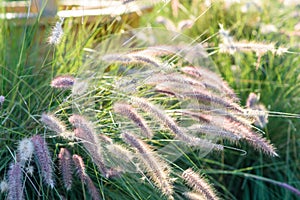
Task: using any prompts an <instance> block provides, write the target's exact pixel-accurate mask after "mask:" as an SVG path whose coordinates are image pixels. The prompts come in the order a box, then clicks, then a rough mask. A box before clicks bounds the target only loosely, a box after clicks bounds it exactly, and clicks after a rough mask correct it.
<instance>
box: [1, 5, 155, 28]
mask: <svg viewBox="0 0 300 200" xmlns="http://www.w3.org/2000/svg"><path fill="white" fill-rule="evenodd" d="M158 1H159V0H152V1H143V0H142V1H141V0H139V1H125V2H128V3H124V0H118V1H117V0H31V1H10V2H2V3H1V4H0V12H1V13H0V19H6V20H9V21H11V22H13V23H15V24H16V25H24V22H25V21H26V23H27V24H28V23H29V24H30V23H34V22H35V21H36V19H37V18H38V19H39V23H41V24H44V23H49V22H53V21H55V17H56V16H58V17H62V18H65V19H66V18H73V19H74V20H76V19H78V22H81V21H82V20H83V18H85V21H88V22H95V21H98V22H99V20H101V21H102V20H104V21H110V19H112V18H115V17H120V16H121V17H126V18H130V19H131V20H130V22H134V23H132V24H130V25H132V26H133V27H136V26H137V25H138V21H139V17H140V16H141V15H142V13H144V12H149V11H151V9H152V6H153V4H154V3H156V2H158ZM150 2H151V3H150Z"/></svg>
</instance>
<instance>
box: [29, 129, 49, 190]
mask: <svg viewBox="0 0 300 200" xmlns="http://www.w3.org/2000/svg"><path fill="white" fill-rule="evenodd" d="M31 141H32V143H33V145H34V154H35V158H36V161H37V163H38V165H39V166H40V170H41V171H40V173H41V174H42V176H43V178H44V181H45V183H46V184H47V185H48V186H50V187H51V188H53V187H54V181H53V169H52V161H51V157H50V153H49V149H48V146H47V143H46V141H45V140H44V139H43V138H42V137H41V136H40V135H35V136H33V137H32V138H31Z"/></svg>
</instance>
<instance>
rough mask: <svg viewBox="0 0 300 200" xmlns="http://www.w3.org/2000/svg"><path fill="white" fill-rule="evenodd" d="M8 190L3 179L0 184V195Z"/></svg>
mask: <svg viewBox="0 0 300 200" xmlns="http://www.w3.org/2000/svg"><path fill="white" fill-rule="evenodd" d="M8 189H9V186H8V183H7V181H6V180H5V179H4V180H2V181H1V183H0V191H1V193H4V192H6V191H8Z"/></svg>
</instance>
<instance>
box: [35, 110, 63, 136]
mask: <svg viewBox="0 0 300 200" xmlns="http://www.w3.org/2000/svg"><path fill="white" fill-rule="evenodd" d="M41 122H43V124H45V125H46V126H47V127H48V128H49V129H50V130H52V131H54V132H56V133H57V134H61V133H63V132H65V131H66V125H65V124H64V123H63V122H61V121H60V120H59V119H58V118H57V117H55V116H54V115H53V114H51V113H43V114H42V116H41Z"/></svg>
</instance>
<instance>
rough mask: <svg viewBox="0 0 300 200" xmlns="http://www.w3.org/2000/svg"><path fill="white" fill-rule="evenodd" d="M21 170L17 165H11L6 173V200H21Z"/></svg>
mask: <svg viewBox="0 0 300 200" xmlns="http://www.w3.org/2000/svg"><path fill="white" fill-rule="evenodd" d="M22 181H23V176H22V168H21V165H20V164H19V163H15V164H12V165H11V167H10V169H9V171H8V185H9V190H8V200H23V199H24V197H23V188H22V185H23V183H22Z"/></svg>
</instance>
